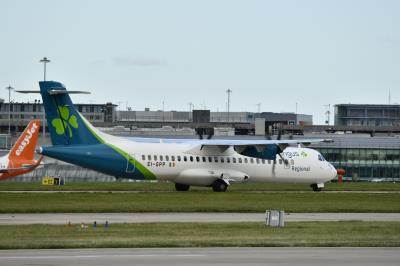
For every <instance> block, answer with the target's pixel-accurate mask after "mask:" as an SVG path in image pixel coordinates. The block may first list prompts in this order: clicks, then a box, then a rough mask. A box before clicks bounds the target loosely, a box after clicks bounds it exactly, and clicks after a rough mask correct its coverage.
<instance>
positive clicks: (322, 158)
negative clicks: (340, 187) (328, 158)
mask: <svg viewBox="0 0 400 266" xmlns="http://www.w3.org/2000/svg"><path fill="white" fill-rule="evenodd" d="M318 160H320V161H322V162H323V161H325V158H324V156H322V155H321V154H318Z"/></svg>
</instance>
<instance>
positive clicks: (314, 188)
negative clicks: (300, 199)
mask: <svg viewBox="0 0 400 266" xmlns="http://www.w3.org/2000/svg"><path fill="white" fill-rule="evenodd" d="M310 187H311V188H312V190H313V191H314V192H321V191H322V188H320V187H318V185H317V184H311V186H310Z"/></svg>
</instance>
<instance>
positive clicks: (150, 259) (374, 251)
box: [0, 248, 400, 266]
mask: <svg viewBox="0 0 400 266" xmlns="http://www.w3.org/2000/svg"><path fill="white" fill-rule="evenodd" d="M399 261H400V248H157V249H63V250H59V249H57V250H2V251H0V265H8V266H17V265H54V266H66V265H86V266H91V265H93V266H103V265H104V266H105V265H107V266H108V265H164V266H180V265H253V266H256V265H297V266H303V265H304V266H306V265H307V266H308V265H325V266H331V265H354V266H357V265H360V266H361V265H362V266H369V265H371V266H372V265H374V266H375V265H396V266H397V265H398V263H399Z"/></svg>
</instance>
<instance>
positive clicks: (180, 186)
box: [175, 183, 190, 191]
mask: <svg viewBox="0 0 400 266" xmlns="http://www.w3.org/2000/svg"><path fill="white" fill-rule="evenodd" d="M189 188H190V186H189V185H185V184H179V183H175V189H176V191H188V190H189Z"/></svg>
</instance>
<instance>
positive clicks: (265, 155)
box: [240, 144, 282, 160]
mask: <svg viewBox="0 0 400 266" xmlns="http://www.w3.org/2000/svg"><path fill="white" fill-rule="evenodd" d="M280 152H282V150H281V148H280V147H279V146H278V145H275V144H270V145H265V148H264V149H262V150H261V151H259V150H257V148H256V147H255V146H248V147H246V149H244V150H243V151H242V152H240V154H242V155H244V156H249V157H254V158H259V159H265V160H275V159H276V155H277V154H278V153H280Z"/></svg>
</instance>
